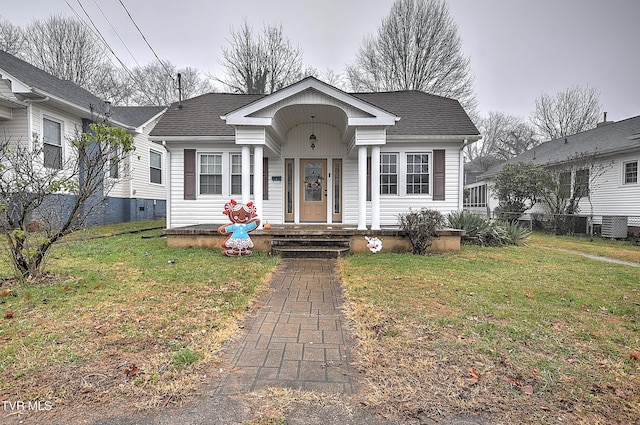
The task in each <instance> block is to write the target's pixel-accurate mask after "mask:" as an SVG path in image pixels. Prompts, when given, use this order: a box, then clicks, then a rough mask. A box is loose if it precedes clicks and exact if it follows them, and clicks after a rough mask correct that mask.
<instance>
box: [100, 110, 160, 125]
mask: <svg viewBox="0 0 640 425" xmlns="http://www.w3.org/2000/svg"><path fill="white" fill-rule="evenodd" d="M165 109H166V107H165V106H112V107H111V110H112V111H113V113H114V114H115V115H116V116H118V117H126V119H127V124H130V125H132V126H134V127H140V126H141V125H143V124H144V123H146V122H147V121H149V120H150V119H151V118H153V117H155V116H156V115H158V114H159V113H160V112H162V111H163V110H165Z"/></svg>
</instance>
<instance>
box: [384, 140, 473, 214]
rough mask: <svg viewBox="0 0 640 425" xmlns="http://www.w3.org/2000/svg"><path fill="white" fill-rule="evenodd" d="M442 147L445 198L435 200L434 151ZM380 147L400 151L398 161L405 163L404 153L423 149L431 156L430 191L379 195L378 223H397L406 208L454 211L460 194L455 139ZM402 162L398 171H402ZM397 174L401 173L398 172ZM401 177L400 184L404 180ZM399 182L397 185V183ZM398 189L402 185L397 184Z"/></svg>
mask: <svg viewBox="0 0 640 425" xmlns="http://www.w3.org/2000/svg"><path fill="white" fill-rule="evenodd" d="M438 149H444V150H445V200H444V201H434V200H433V197H432V194H433V151H434V150H438ZM381 151H382V152H383V153H384V152H396V153H399V154H400V158H399V161H400V164H403V163H404V159H403V156H404V155H406V154H407V153H412V152H426V153H429V154H431V157H430V161H431V162H430V173H431V183H430V191H431V193H430V194H427V195H413V194H411V195H380V224H381V225H382V226H395V225H397V224H398V214H399V213H403V212H408V211H409V209H420V208H430V209H435V210H438V211H440V212H441V213H442V215H445V216H446V215H447V214H449V213H450V212H452V211H457V210H458V207H459V202H460V198H461V196H462V194H461V192H460V148H459V144H457V143H438V142H430V143H429V142H422V143H420V144H416V143H389V144H387V145H385V146H383V147H382V149H381ZM404 171H405V169H404V167H403V166H402V165H401V166H400V167H399V170H398V172H399V173H403V172H404ZM399 177H400V176H399ZM403 180H404V179H403V178H401V179H400V184H402V182H403ZM400 184H399V186H400ZM398 189H399V192H400V193H402V192H403V188H401V187H399V188H398Z"/></svg>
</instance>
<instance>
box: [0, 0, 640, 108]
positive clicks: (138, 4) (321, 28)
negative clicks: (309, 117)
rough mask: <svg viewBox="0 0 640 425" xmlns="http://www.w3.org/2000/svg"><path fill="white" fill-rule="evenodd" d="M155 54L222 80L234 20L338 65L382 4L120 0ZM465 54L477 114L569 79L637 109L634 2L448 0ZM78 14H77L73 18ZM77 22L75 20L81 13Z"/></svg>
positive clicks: (144, 50)
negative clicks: (273, 32)
mask: <svg viewBox="0 0 640 425" xmlns="http://www.w3.org/2000/svg"><path fill="white" fill-rule="evenodd" d="M67 2H68V3H69V4H70V5H71V6H73V8H74V9H76V10H77V11H78V13H81V14H82V9H81V8H80V5H79V3H81V4H82V5H83V6H84V8H85V9H86V11H87V12H88V14H89V15H90V16H91V18H92V19H93V21H94V22H95V24H96V25H97V26H98V27H99V28H100V30H101V32H102V33H103V35H104V36H105V38H107V40H108V41H109V42H110V44H111V46H112V48H113V50H114V51H115V52H116V53H117V54H118V56H119V57H120V59H121V60H122V61H123V62H125V63H127V64H131V65H135V62H134V59H133V58H132V57H131V55H129V53H128V52H127V50H126V49H125V47H124V46H123V44H122V43H121V42H120V40H119V39H118V37H117V36H116V34H115V33H114V31H113V30H112V29H111V28H110V25H109V23H108V22H107V20H106V19H105V18H104V17H103V15H102V12H101V11H100V10H99V8H98V7H97V4H99V5H100V8H101V9H102V11H103V12H104V14H105V15H106V16H107V18H108V20H109V21H110V22H111V24H112V25H113V26H114V27H115V28H116V30H117V32H118V34H119V35H120V37H121V38H122V39H123V40H124V41H125V43H126V45H127V47H128V48H129V50H131V52H132V53H133V55H134V56H135V58H136V59H137V60H138V62H140V63H141V64H146V63H148V62H150V61H152V60H153V54H152V53H151V51H150V50H149V48H148V47H147V45H146V44H145V42H144V40H143V39H142V37H141V36H140V34H139V33H138V32H137V30H136V29H135V27H134V26H133V23H132V22H131V20H130V19H129V17H128V16H127V15H126V13H125V11H124V9H123V7H122V6H121V4H120V0H67ZM67 2H65V0H23V1H3V5H2V8H1V9H0V16H1V17H2V18H4V19H7V20H9V21H11V22H13V23H14V24H20V25H24V24H28V23H30V22H31V21H33V20H34V19H36V18H40V19H41V18H46V17H47V16H49V15H51V14H54V13H61V14H64V15H69V16H73V15H74V12H73V11H72V9H71V8H70V7H69V6H68V5H67ZM122 2H123V3H124V4H125V5H126V6H127V8H128V9H129V12H130V13H131V15H132V17H133V19H134V20H135V22H136V23H137V24H138V26H139V27H140V29H141V30H142V32H143V33H144V35H145V36H146V37H147V40H148V41H149V43H150V44H151V46H152V47H153V49H154V50H155V51H156V52H157V54H158V56H160V58H162V59H167V60H169V61H171V62H172V63H174V64H175V65H177V66H178V67H184V66H191V67H194V68H198V69H200V70H201V71H203V72H207V73H213V74H216V75H222V71H221V66H220V65H219V63H218V58H219V57H220V56H221V47H222V46H227V45H228V42H227V40H228V38H229V28H230V27H231V26H233V27H238V26H240V25H241V24H242V21H243V19H245V18H246V19H247V20H248V22H249V23H250V24H251V25H253V26H254V28H255V29H256V30H259V29H261V28H262V27H263V26H264V24H276V25H277V24H282V27H283V31H284V34H285V36H286V37H288V38H289V39H290V40H291V41H292V42H293V44H298V45H299V46H300V48H301V49H302V50H303V52H304V57H303V58H304V63H305V65H311V66H313V67H315V68H317V69H318V70H320V71H324V70H326V69H332V70H334V71H335V72H342V71H343V70H344V68H345V66H346V65H347V64H349V63H351V62H353V60H354V58H355V55H356V52H357V50H358V47H359V45H360V43H361V41H362V39H363V37H364V36H365V35H367V34H372V33H374V32H375V31H376V29H377V28H378V26H379V24H380V21H381V20H382V18H383V17H385V16H386V15H387V14H388V13H389V9H390V7H391V4H392V1H391V0H320V1H306V0H236V1H224V2H221V1H213V0H180V1H176V0H152V1H149V0H122ZM448 4H449V9H450V13H451V15H452V17H453V19H454V21H455V22H456V24H457V25H458V31H459V34H460V36H461V38H462V41H463V46H464V53H465V54H466V55H467V56H469V57H470V58H471V68H472V72H473V74H474V76H475V90H476V93H477V97H478V101H479V107H480V112H481V114H483V115H484V114H487V113H488V112H489V111H501V112H506V113H509V114H512V115H517V116H522V117H528V116H529V114H530V113H531V112H532V111H533V109H534V108H535V103H534V102H535V99H536V97H538V96H539V95H540V94H541V93H543V92H545V93H548V94H555V93H557V92H558V91H560V90H564V89H566V88H567V87H570V86H573V85H576V84H579V85H582V86H589V87H595V88H596V89H597V90H599V92H600V101H601V103H602V105H603V108H604V110H605V111H607V112H608V115H607V118H608V119H610V120H620V119H625V118H629V117H632V116H636V115H640V78H639V76H640V48H639V47H638V42H639V41H640V24H639V22H640V1H638V0H482V1H480V0H449V2H448ZM83 17H85V16H84V15H83ZM85 18H86V17H85Z"/></svg>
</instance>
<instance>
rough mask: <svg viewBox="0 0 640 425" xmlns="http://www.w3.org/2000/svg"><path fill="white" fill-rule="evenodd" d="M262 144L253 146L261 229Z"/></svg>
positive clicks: (254, 193) (254, 199)
mask: <svg viewBox="0 0 640 425" xmlns="http://www.w3.org/2000/svg"><path fill="white" fill-rule="evenodd" d="M262 155H263V149H262V146H255V147H254V148H253V203H254V204H255V206H256V209H257V210H258V218H259V219H260V226H259V227H258V228H259V229H261V228H262V225H263V224H264V223H263V220H262V217H263V214H262V213H263V211H262V204H263V202H262V197H263V193H262Z"/></svg>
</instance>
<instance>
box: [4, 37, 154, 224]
mask: <svg viewBox="0 0 640 425" xmlns="http://www.w3.org/2000/svg"><path fill="white" fill-rule="evenodd" d="M165 109H166V107H162V106H150V107H111V106H110V105H109V103H108V102H107V103H105V101H103V100H102V99H100V98H98V97H96V96H94V95H93V94H91V93H90V92H88V91H87V90H85V89H83V88H81V87H79V86H78V85H76V84H74V83H72V82H70V81H65V80H61V79H59V78H57V77H54V76H53V75H51V74H49V73H47V72H45V71H43V70H41V69H39V68H36V67H34V66H32V65H30V64H29V63H27V62H24V61H22V60H20V59H18V58H16V57H15V56H13V55H10V54H8V53H6V52H4V51H1V50H0V137H5V138H10V140H11V141H13V142H15V143H26V144H30V143H31V142H32V140H34V139H38V140H41V141H43V142H44V144H45V149H44V152H43V163H44V164H45V166H50V167H59V166H60V164H61V163H63V161H62V158H67V157H68V155H69V154H70V152H71V149H70V140H71V139H73V138H74V137H76V136H77V131H86V129H87V127H88V125H89V124H90V123H91V121H92V120H95V119H96V118H97V117H99V116H103V117H104V115H105V114H106V115H107V116H108V119H109V122H110V123H111V124H112V125H115V126H118V127H122V128H124V129H126V130H127V132H128V133H129V134H131V135H132V136H133V137H134V143H135V147H136V149H135V153H134V154H133V155H131V156H130V157H129V158H127V161H126V162H127V163H121V164H120V165H119V167H121V168H122V169H124V167H127V169H130V170H132V175H131V177H130V178H127V179H123V180H122V181H121V182H120V183H118V184H117V185H116V186H115V187H114V189H113V190H112V191H111V192H110V193H109V197H108V199H107V205H104V207H103V208H102V209H101V214H100V215H97V216H95V217H92V218H91V224H98V223H111V222H123V221H132V220H140V219H150V218H162V217H165V214H166V209H165V203H166V199H165V196H166V187H165V184H166V176H165V175H164V168H165V166H164V161H165V159H166V152H165V149H164V148H163V147H162V146H160V145H157V144H154V143H151V142H150V141H149V138H148V135H149V133H150V131H151V129H152V128H153V127H154V125H155V124H156V123H157V122H158V120H159V118H160V116H161V115H162V113H163V112H164V110H165ZM118 172H119V171H118V168H114V167H112V169H111V170H109V171H108V172H107V174H108V173H116V174H117V173H118ZM108 177H109V176H107V178H108ZM112 177H113V176H112Z"/></svg>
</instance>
